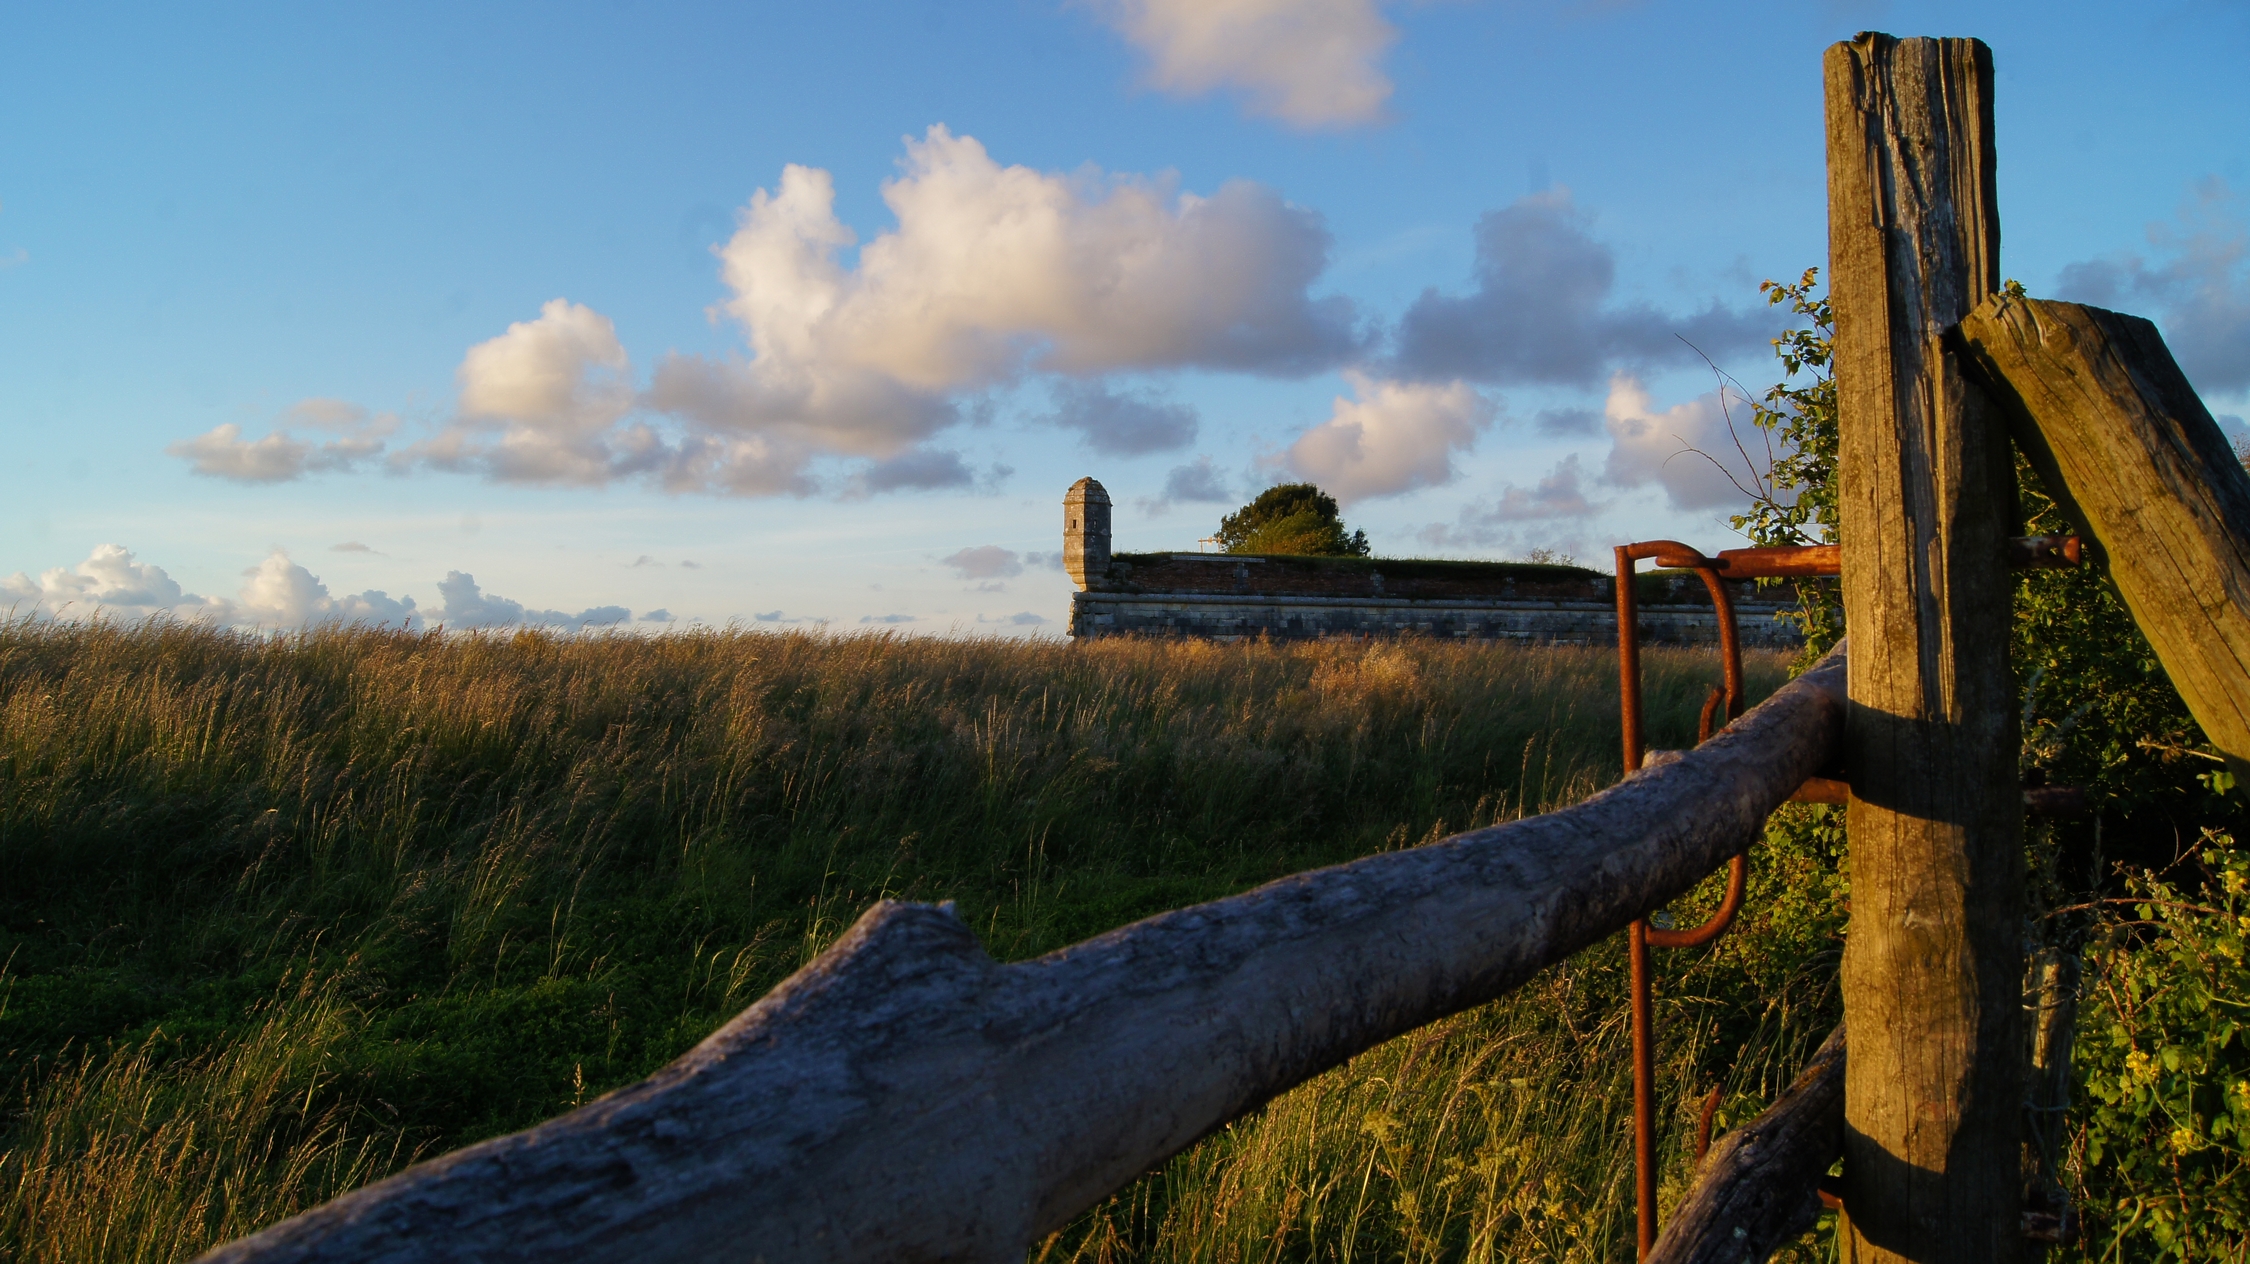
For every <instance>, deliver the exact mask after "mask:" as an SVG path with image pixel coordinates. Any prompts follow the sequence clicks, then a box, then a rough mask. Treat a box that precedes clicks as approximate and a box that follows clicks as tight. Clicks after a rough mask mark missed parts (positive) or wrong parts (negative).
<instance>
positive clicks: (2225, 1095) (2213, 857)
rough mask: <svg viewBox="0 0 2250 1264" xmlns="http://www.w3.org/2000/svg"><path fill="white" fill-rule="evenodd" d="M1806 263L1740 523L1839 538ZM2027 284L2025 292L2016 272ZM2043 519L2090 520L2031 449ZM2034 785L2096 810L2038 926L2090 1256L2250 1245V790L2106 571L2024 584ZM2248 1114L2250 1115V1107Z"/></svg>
mask: <svg viewBox="0 0 2250 1264" xmlns="http://www.w3.org/2000/svg"><path fill="white" fill-rule="evenodd" d="M1817 280H1818V278H1817V275H1816V273H1815V272H1813V271H1807V272H1806V273H1805V274H1804V275H1803V276H1802V277H1801V278H1799V279H1798V281H1796V282H1795V283H1793V284H1789V283H1779V282H1772V281H1768V282H1766V283H1765V284H1764V285H1763V286H1762V287H1761V289H1762V290H1763V291H1764V292H1765V294H1766V296H1767V298H1768V301H1769V302H1771V303H1773V304H1775V305H1786V306H1787V307H1788V309H1789V311H1790V312H1791V314H1793V315H1795V316H1798V317H1801V318H1803V321H1804V323H1803V325H1802V326H1801V327H1800V328H1797V329H1794V330H1792V331H1790V332H1788V333H1787V334H1785V335H1783V337H1781V338H1780V339H1778V340H1776V342H1775V350H1776V352H1777V354H1778V355H1779V357H1780V359H1781V362H1782V366H1783V369H1784V373H1785V378H1784V380H1783V381H1782V383H1781V384H1779V385H1777V386H1775V387H1773V388H1772V389H1770V390H1768V391H1767V392H1765V394H1764V395H1763V397H1762V398H1760V399H1758V400H1756V401H1754V408H1753V417H1752V420H1753V423H1754V424H1755V425H1756V426H1757V428H1758V429H1760V430H1762V431H1764V432H1765V433H1766V434H1768V435H1770V436H1772V437H1773V438H1775V439H1776V440H1778V445H1777V450H1779V451H1781V452H1782V453H1783V455H1782V456H1781V457H1780V459H1777V460H1776V461H1775V462H1774V463H1773V472H1772V476H1771V482H1770V486H1769V487H1768V488H1767V489H1766V491H1767V495H1766V496H1765V497H1764V498H1763V499H1762V500H1760V501H1759V502H1757V503H1756V504H1754V505H1753V506H1752V507H1751V509H1750V511H1749V512H1747V513H1745V514H1743V515H1742V516H1740V517H1738V518H1736V519H1735V521H1734V525H1735V527H1736V528H1737V529H1738V530H1741V531H1742V532H1743V533H1744V534H1745V535H1748V536H1750V537H1751V538H1752V539H1753V540H1754V541H1756V542H1757V543H1759V544H1769V545H1789V544H1811V543H1835V542H1837V540H1838V522H1837V515H1836V485H1835V470H1836V450H1837V448H1836V439H1837V436H1836V393H1835V383H1834V381H1833V379H1832V378H1831V376H1830V374H1829V353H1830V347H1829V336H1830V332H1831V322H1832V313H1831V311H1830V309H1829V306H1828V302H1827V300H1826V298H1825V297H1823V296H1821V295H1820V294H1819V293H1818V292H1817V289H1816V285H1817ZM2009 286H2010V288H2011V289H2012V290H2013V291H2014V292H2016V293H2019V294H2020V293H2021V292H2022V287H2020V286H2017V285H2016V284H2015V283H2014V282H2009ZM2016 475H2017V486H2018V516H2019V518H2020V520H2021V522H2022V531H2023V533H2024V534H2027V535H2045V534H2067V533H2071V532H2075V531H2077V530H2078V527H2077V525H2076V524H2073V523H2070V522H2068V521H2066V520H2065V519H2064V517H2063V516H2062V514H2061V512H2060V511H2059V510H2058V509H2057V507H2056V504H2055V502H2054V500H2053V499H2052V498H2050V497H2049V496H2048V495H2046V493H2045V491H2044V489H2043V488H2042V487H2041V485H2040V482H2039V478H2038V476H2037V474H2036V473H2034V472H2033V471H2032V469H2031V467H2030V465H2029V463H2028V462H2026V461H2024V460H2023V459H2022V458H2021V457H2020V455H2019V457H2018V458H2017V462H2016ZM1800 591H1801V593H1802V594H1803V596H1804V597H1805V598H1806V600H1805V601H1804V603H1803V614H1802V615H1801V616H1800V618H1801V620H1802V624H1803V627H1804V630H1805V632H1806V634H1807V642H1808V644H1807V650H1806V654H1805V657H1804V659H1802V660H1801V661H1800V666H1801V665H1803V663H1804V662H1809V661H1810V660H1811V658H1812V657H1813V656H1816V655H1817V654H1819V653H1821V652H1824V651H1825V650H1826V649H1827V648H1828V647H1829V646H1830V645H1833V644H1834V643H1835V641H1836V640H1837V639H1838V638H1839V637H1840V636H1842V634H1843V631H1844V621H1843V610H1842V606H1841V604H1840V602H1839V601H1838V599H1837V594H1836V590H1835V585H1834V583H1833V581H1822V582H1820V583H1817V584H1807V585H1804V586H1803V587H1802V588H1801V589H1800ZM2012 658H2013V662H2014V664H2015V668H2016V672H2017V676H2018V684H2019V687H2020V690H2021V696H2022V698H2023V712H2022V721H2023V754H2022V766H2023V772H2024V779H2025V781H2026V783H2027V784H2042V783H2052V784H2057V785H2074V786H2079V787H2083V788H2085V789H2086V790H2087V791H2088V792H2089V795H2090V797H2091V798H2092V800H2093V802H2094V804H2095V805H2096V813H2095V816H2094V817H2093V819H2092V820H2090V821H2081V822H2062V823H2036V822H2035V823H2034V824H2033V825H2032V827H2031V829H2030V830H2029V839H2028V842H2029V854H2028V855H2027V857H2026V864H2027V869H2028V871H2029V872H2030V874H2031V875H2032V892H2033V901H2032V903H2033V909H2032V918H2031V920H2030V922H2029V924H2027V926H2026V927H2025V942H2026V943H2027V945H2031V946H2033V947H2034V948H2046V949H2048V950H2052V951H2060V952H2062V953H2064V954H2067V955H2072V956H2078V955H2083V959H2084V962H2085V966H2086V970H2085V973H2084V976H2083V977H2084V983H2083V996H2082V997H2081V1009H2080V1012H2079V1026H2080V1030H2081V1032H2082V1035H2081V1037H2080V1039H2079V1041H2078V1044H2077V1049H2076V1057H2075V1072H2076V1080H2077V1084H2078V1089H2079V1091H2078V1093H2077V1095H2076V1099H2077V1100H2076V1106H2077V1109H2076V1110H2075V1111H2074V1112H2073V1113H2072V1114H2071V1115H2070V1116H2069V1118H2068V1120H2067V1121H2066V1123H2065V1128H2064V1140H2065V1144H2064V1146H2063V1147H2062V1149H2063V1153H2062V1155H2061V1156H2059V1157H2060V1158H2061V1160H2062V1164H2061V1166H2062V1168H2063V1170H2062V1171H2061V1172H2059V1173H2055V1174H2054V1175H2055V1176H2056V1177H2059V1178H2060V1179H2061V1180H2062V1182H2063V1183H2064V1185H2065V1186H2066V1190H2067V1192H2068V1193H2069V1194H2070V1195H2071V1197H2072V1201H2073V1203H2074V1205H2075V1206H2076V1208H2077V1210H2078V1211H2079V1213H2080V1214H2081V1216H2082V1217H2083V1219H2084V1223H2085V1238H2084V1241H2083V1242H2082V1243H2081V1245H2080V1246H2079V1247H2077V1248H2075V1250H2076V1251H2079V1252H2082V1253H2084V1254H2085V1255H2086V1256H2087V1257H2089V1258H2099V1259H2148V1260H2172V1259H2177V1260H2197V1259H2213V1258H2242V1257H2243V1256H2244V1255H2245V1254H2246V1253H2250V1168H2246V1166H2245V1160H2246V1159H2250V1133H2246V1132H2242V1131H2238V1128H2250V1046H2246V1045H2245V1043H2244V1041H2243V1039H2242V1034H2241V1033H2240V1032H2239V1030H2238V1025H2239V1024H2240V1023H2241V1022H2242V1019H2243V1017H2244V1014H2245V1012H2246V1006H2250V999H2245V998H2250V974H2246V973H2245V968H2244V964H2243V958H2242V931H2243V928H2244V926H2246V925H2250V923H2246V922H2244V921H2243V920H2241V919H2242V915H2243V914H2244V913H2245V912H2250V909H2246V908H2245V906H2244V903H2243V900H2242V898H2241V897H2242V895H2243V891H2244V884H2245V881H2246V878H2250V875H2246V872H2245V868H2246V867H2245V861H2244V857H2243V855H2242V853H2240V852H2239V851H2237V850H2235V842H2234V839H2233V836H2232V834H2231V832H2230V831H2232V830H2233V829H2235V828H2236V827H2237V826H2238V824H2239V822H2240V819H2241V811H2240V809H2241V805H2242V799H2241V797H2240V795H2239V793H2238V792H2237V790H2236V787H2234V785H2233V781H2232V778H2231V777H2230V776H2229V775H2228V774H2227V772H2226V771H2225V767H2224V765H2223V764H2222V763H2221V762H2220V761H2219V758H2218V756H2217V754H2216V753H2215V752H2214V751H2213V750H2212V748H2211V747H2210V746H2209V744H2208V743H2207V742H2206V741H2205V740H2204V737H2203V733H2202V731H2201V729H2200V728H2199V727H2198V726H2197V725H2196V723H2195V721H2194V719H2193V718H2192V717H2190V716H2189V715H2188V712H2187V708H2186V706H2185V705H2184V704H2183V703H2182V702H2181V700H2180V697H2179V694H2178V692H2177V691H2175V690H2174V689H2173V688H2172V686H2171V683H2170V682H2169V681H2168V680H2167V679H2166V677H2165V675H2164V671H2163V667H2162V666H2161V664H2159V663H2158V662H2157V659H2156V655H2155V652H2154V651H2153V650H2152V649H2151V648H2150V647H2149V644H2148V641H2147V639H2146V638H2145V637H2143V636H2142V635H2141V633H2140V630H2139V629H2138V628H2137V627H2136V626H2135V625H2134V623H2133V620H2132V617H2131V615H2130V614H2129V613H2128V612H2127V611H2126V609H2125V606H2124V603H2123V601H2122V600H2121V599H2120V598H2119V597H2118V595H2117V593H2116V590H2115V589H2114V588H2112V587H2111V586H2110V584H2109V581H2108V580H2107V578H2106V577H2105V576H2103V574H2102V573H2101V571H2100V569H2099V568H2098V567H2094V566H2086V567H2081V568H2079V569H2076V570H2067V571H2033V572H2026V573H2024V574H2023V575H2020V576H2019V577H2018V579H2017V594H2016V620H2015V640H2014V645H2013V647H2012ZM1778 819H1779V820H1780V822H1781V824H1780V829H1779V832H1781V833H1785V834H1788V835H1791V836H1792V837H1793V838H1795V839H1796V840H1797V841H1799V842H1801V843H1819V844H1825V845H1828V846H1831V847H1834V846H1840V844H1841V841H1842V840H1841V837H1840V830H1839V829H1838V823H1837V822H1835V821H1833V820H1825V819H1824V820H1811V819H1803V818H1798V819H1792V818H1789V817H1786V816H1785V817H1782V818H1778ZM2238 1120H2239V1121H2240V1122H2239V1123H2238V1122H2237V1121H2238Z"/></svg>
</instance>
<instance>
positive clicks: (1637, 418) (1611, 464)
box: [1602, 373, 1770, 509]
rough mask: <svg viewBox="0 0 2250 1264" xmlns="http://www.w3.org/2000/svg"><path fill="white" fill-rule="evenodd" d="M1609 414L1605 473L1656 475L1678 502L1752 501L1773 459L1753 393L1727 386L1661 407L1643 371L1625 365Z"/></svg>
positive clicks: (1631, 478) (1619, 481)
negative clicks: (1754, 420)
mask: <svg viewBox="0 0 2250 1264" xmlns="http://www.w3.org/2000/svg"><path fill="white" fill-rule="evenodd" d="M1602 414H1603V416H1604V417H1605V418H1606V420H1607V423H1608V427H1609V439H1610V448H1609V459H1608V460H1607V461H1606V462H1604V464H1603V467H1602V477H1603V478H1604V479H1606V480H1607V481H1608V482H1610V483H1612V484H1614V485H1616V486H1618V487H1641V486H1644V485H1646V484H1649V483H1655V484H1657V485H1658V486H1660V487H1662V488H1663V489H1664V495H1665V497H1666V499H1668V500H1670V501H1671V503H1672V507H1673V508H1675V509H1712V508H1717V507H1720V506H1739V505H1744V504H1747V503H1748V502H1749V499H1750V495H1749V493H1750V491H1752V490H1755V489H1756V488H1757V487H1758V486H1759V485H1760V483H1762V482H1763V480H1764V477H1765V473H1766V468H1767V466H1768V464H1769V463H1770V460H1769V455H1768V453H1767V452H1766V449H1765V446H1764V444H1765V438H1764V435H1763V433H1762V432H1759V431H1757V430H1756V429H1754V428H1753V427H1752V426H1751V425H1750V405H1749V401H1747V400H1745V399H1744V398H1742V396H1740V395H1738V394H1736V393H1734V392H1733V391H1731V390H1728V389H1725V388H1722V389H1720V390H1715V391H1710V392H1707V393H1705V394H1703V395H1698V396H1697V397H1695V398H1694V399H1691V400H1689V401H1687V402H1686V403H1684V404H1675V405H1673V406H1672V407H1670V408H1667V409H1664V410H1663V411H1661V412H1659V411H1657V409H1656V407H1655V405H1654V403H1653V402H1652V401H1651V399H1650V398H1649V393H1648V390H1647V388H1646V387H1643V386H1642V385H1641V383H1640V380H1639V379H1638V378H1635V377H1633V376H1632V375H1630V374H1626V373H1619V374H1617V375H1616V376H1614V377H1612V378H1611V379H1610V384H1609V399H1608V401H1607V402H1606V403H1605V404H1604V405H1603V407H1602ZM1730 415H1731V417H1730ZM1753 444H1755V445H1756V446H1751V445H1753Z"/></svg>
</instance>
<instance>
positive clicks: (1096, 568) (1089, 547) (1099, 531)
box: [1063, 478, 1109, 588]
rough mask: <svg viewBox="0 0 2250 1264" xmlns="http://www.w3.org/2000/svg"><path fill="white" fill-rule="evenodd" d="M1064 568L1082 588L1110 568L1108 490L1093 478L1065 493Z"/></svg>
mask: <svg viewBox="0 0 2250 1264" xmlns="http://www.w3.org/2000/svg"><path fill="white" fill-rule="evenodd" d="M1063 569H1064V570H1065V571H1068V572H1070V579H1071V582H1072V583H1074V584H1077V585H1078V586H1079V587H1080V588H1090V587H1092V586H1093V582H1094V581H1096V580H1099V579H1100V578H1101V577H1102V576H1103V575H1105V574H1107V573H1108V571H1109V492H1108V491H1107V490H1106V489H1104V488H1103V487H1102V485H1101V484H1100V483H1097V482H1095V481H1094V480H1093V479H1090V478H1082V479H1079V480H1078V481H1077V482H1075V483H1072V484H1071V485H1070V491H1069V492H1068V493H1067V494H1066V495H1064V496H1063Z"/></svg>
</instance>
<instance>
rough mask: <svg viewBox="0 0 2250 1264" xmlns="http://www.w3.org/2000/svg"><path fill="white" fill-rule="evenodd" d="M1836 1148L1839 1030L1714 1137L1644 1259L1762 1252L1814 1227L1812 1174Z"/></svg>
mask: <svg viewBox="0 0 2250 1264" xmlns="http://www.w3.org/2000/svg"><path fill="white" fill-rule="evenodd" d="M1843 1152H1844V1029H1843V1028H1842V1027H1838V1028H1836V1030H1835V1031H1833V1032H1830V1033H1829V1035H1828V1039H1827V1040H1825V1041H1823V1042H1822V1043H1821V1046H1820V1048H1819V1050H1818V1051H1817V1052H1815V1053H1814V1054H1813V1056H1812V1061H1811V1062H1808V1063H1806V1064H1805V1069H1804V1070H1803V1071H1802V1072H1800V1073H1799V1074H1798V1076H1797V1080H1796V1082H1795V1083H1793V1084H1791V1085H1790V1086H1789V1090H1788V1091H1787V1092H1785V1093H1783V1094H1782V1095H1781V1100H1780V1101H1777V1102H1775V1103H1774V1104H1773V1105H1772V1106H1771V1107H1769V1108H1768V1109H1767V1110H1766V1112H1765V1113H1764V1114H1762V1115H1760V1116H1758V1117H1757V1118H1756V1119H1753V1120H1751V1121H1750V1122H1749V1123H1746V1124H1744V1125H1743V1126H1741V1127H1740V1128H1737V1129H1735V1130H1734V1131H1733V1132H1730V1133H1728V1134H1727V1135H1726V1136H1724V1137H1722V1138H1720V1139H1719V1143H1718V1144H1717V1145H1715V1146H1713V1147H1711V1153H1710V1154H1708V1155H1705V1156H1704V1159H1703V1171H1702V1173H1701V1175H1700V1176H1699V1177H1698V1178H1697V1180H1696V1183H1695V1189H1694V1191H1693V1192H1691V1193H1690V1194H1689V1195H1688V1196H1687V1201H1686V1202H1684V1203H1681V1204H1680V1208H1679V1210H1678V1211H1675V1212H1673V1213H1672V1219H1671V1221H1670V1222H1669V1223H1667V1224H1666V1225H1665V1226H1664V1235H1663V1236H1662V1237H1660V1238H1658V1239H1657V1240H1656V1246H1655V1248H1654V1249H1652V1250H1651V1251H1650V1252H1649V1255H1648V1259H1647V1261H1646V1264H1742V1262H1743V1261H1746V1260H1750V1261H1755V1260H1763V1259H1765V1258H1766V1257H1767V1256H1769V1255H1772V1254H1773V1253H1774V1251H1775V1250H1776V1249H1777V1248H1779V1247H1780V1246H1781V1244H1782V1243H1784V1242H1787V1241H1789V1240H1790V1239H1791V1238H1794V1237H1796V1236H1797V1235H1798V1234H1800V1233H1803V1232H1804V1231H1805V1230H1807V1229H1810V1228H1812V1226H1813V1222H1814V1221H1815V1220H1816V1219H1818V1218H1819V1216H1820V1178H1821V1176H1822V1175H1823V1174H1825V1173H1826V1172H1827V1171H1828V1166H1829V1165H1830V1164H1832V1163H1834V1162H1835V1161H1836V1158H1837V1156H1838V1155H1841V1154H1842V1153H1843Z"/></svg>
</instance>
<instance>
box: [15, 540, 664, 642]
mask: <svg viewBox="0 0 2250 1264" xmlns="http://www.w3.org/2000/svg"><path fill="white" fill-rule="evenodd" d="M244 576H245V578H244V581H243V585H242V588H241V590H240V591H239V592H238V593H237V594H236V595H235V596H234V597H233V598H231V599H230V598H226V597H205V596H201V595H199V594H197V593H192V592H189V591H187V590H186V589H184V588H182V587H181V586H180V583H179V581H178V580H176V579H174V578H172V576H171V575H170V574H169V573H168V572H166V571H165V569H164V568H163V567H161V566H158V565H155V564H154V563H151V562H143V561H140V560H138V559H137V558H135V556H134V554H133V551H132V550H131V549H128V548H126V547H125V546H124V545H121V544H99V545H96V546H94V550H93V552H92V553H91V554H89V555H88V556H87V558H86V560H85V561H82V562H80V563H78V564H77V565H75V566H58V567H54V568H52V569H50V570H46V571H42V572H40V574H39V577H38V578H37V579H33V578H32V577H31V576H29V575H26V574H25V573H23V572H22V571H18V572H16V573H15V574H13V575H10V576H8V577H6V578H5V579H0V608H6V607H12V608H13V611H14V613H15V614H17V615H19V616H22V615H28V616H30V617H33V618H40V619H69V620H79V619H95V618H106V619H116V620H121V621H124V622H129V623H130V622H140V621H142V620H146V619H152V618H166V619H178V620H182V621H184V622H201V623H210V624H214V625H217V626H219V627H228V628H251V629H262V630H293V629H297V628H307V627H316V626H319V625H322V624H332V623H361V624H368V625H371V626H378V627H399V628H404V629H406V630H407V631H416V632H418V631H421V630H423V629H425V628H430V627H436V626H440V625H442V626H444V627H448V628H453V629H456V630H462V631H467V630H472V629H478V628H512V627H541V628H554V629H557V630H560V631H567V632H580V631H585V630H587V629H589V628H603V627H612V626H617V625H622V624H624V623H626V622H627V621H629V620H630V619H632V617H633V616H632V612H631V611H629V610H627V609H626V608H625V607H623V606H614V605H604V606H591V607H588V608H587V609H584V610H580V611H578V612H577V613H575V614H570V613H566V612H564V611H560V610H534V609H530V608H528V607H526V606H525V605H524V604H523V603H521V602H518V601H512V600H510V599H508V598H506V597H502V596H499V595H497V594H492V593H486V592H484V591H483V590H482V589H481V588H479V587H478V585H477V582H476V577H475V576H473V575H469V574H465V573H463V572H461V571H448V572H446V576H445V578H444V579H442V580H439V581H438V584H437V588H438V594H439V596H440V597H442V598H443V599H444V605H442V606H439V607H436V608H423V607H420V606H418V605H416V603H415V600H414V598H412V597H410V596H400V597H395V598H394V597H392V596H391V595H390V594H389V593H386V592H383V591H381V590H378V589H369V590H367V591H365V592H359V593H351V594H349V595H344V596H336V595H332V594H330V592H329V591H328V586H327V585H326V584H324V583H322V582H321V581H320V577H319V576H317V575H315V574H313V573H312V572H311V571H309V570H307V569H305V567H304V566H302V565H301V564H299V563H297V562H295V561H292V560H290V557H289V554H288V553H287V552H285V551H283V550H281V549H275V550H274V551H273V552H272V553H270V554H268V555H267V556H266V558H265V559H264V560H263V561H261V562H259V563H258V564H257V565H256V566H253V567H251V568H250V569H249V570H247V571H245V572H244ZM642 617H643V619H644V620H648V621H653V622H669V621H670V618H671V616H670V615H669V614H668V613H667V612H664V611H651V612H649V614H647V615H644V616H642Z"/></svg>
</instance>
